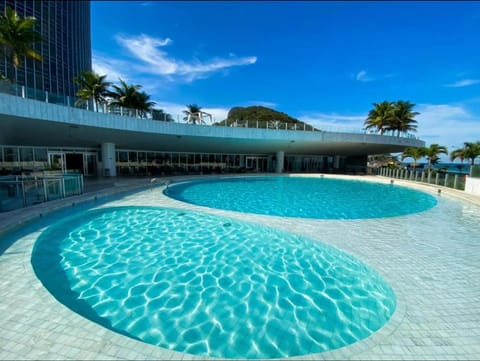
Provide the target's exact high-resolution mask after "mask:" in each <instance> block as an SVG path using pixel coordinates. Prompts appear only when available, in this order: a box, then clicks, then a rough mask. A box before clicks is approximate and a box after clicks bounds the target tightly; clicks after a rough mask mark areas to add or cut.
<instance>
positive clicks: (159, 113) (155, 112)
mask: <svg viewBox="0 0 480 361" xmlns="http://www.w3.org/2000/svg"><path fill="white" fill-rule="evenodd" d="M152 119H153V120H163V121H165V122H173V121H175V120H174V119H173V118H172V115H171V114H168V113H165V111H164V110H163V109H156V108H154V109H152Z"/></svg>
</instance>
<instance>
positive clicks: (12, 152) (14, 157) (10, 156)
mask: <svg viewBox="0 0 480 361" xmlns="http://www.w3.org/2000/svg"><path fill="white" fill-rule="evenodd" d="M3 154H4V156H5V162H18V148H17V147H5V148H3Z"/></svg>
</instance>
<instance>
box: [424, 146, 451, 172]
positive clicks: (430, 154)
mask: <svg viewBox="0 0 480 361" xmlns="http://www.w3.org/2000/svg"><path fill="white" fill-rule="evenodd" d="M424 149H425V156H426V157H427V159H428V169H429V170H430V169H431V167H432V165H433V164H435V163H437V162H438V160H439V159H440V157H439V155H440V154H448V150H447V147H445V146H444V145H438V144H435V143H434V144H430V146H429V147H428V148H424Z"/></svg>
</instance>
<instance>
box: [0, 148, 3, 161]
mask: <svg viewBox="0 0 480 361" xmlns="http://www.w3.org/2000/svg"><path fill="white" fill-rule="evenodd" d="M0 162H3V148H2V147H0Z"/></svg>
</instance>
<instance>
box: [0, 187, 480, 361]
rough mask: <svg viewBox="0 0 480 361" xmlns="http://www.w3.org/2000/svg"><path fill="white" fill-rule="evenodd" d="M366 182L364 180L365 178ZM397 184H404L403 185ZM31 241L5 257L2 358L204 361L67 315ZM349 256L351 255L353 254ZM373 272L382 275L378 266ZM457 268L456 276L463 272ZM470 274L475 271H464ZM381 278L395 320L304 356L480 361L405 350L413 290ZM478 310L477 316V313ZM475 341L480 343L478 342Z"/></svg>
mask: <svg viewBox="0 0 480 361" xmlns="http://www.w3.org/2000/svg"><path fill="white" fill-rule="evenodd" d="M361 178H362V179H365V178H364V177H361ZM372 178H374V180H375V179H377V180H379V181H384V182H389V181H390V179H389V178H385V179H383V180H381V179H379V178H378V177H372ZM397 182H398V183H400V181H397ZM402 183H405V184H406V185H407V186H412V187H413V186H415V184H411V182H410V183H409V182H408V181H407V182H402ZM422 188H423V187H422ZM438 188H441V187H440V186H431V187H428V189H427V188H425V189H426V190H427V191H430V192H432V193H436V190H437V189H438ZM442 189H443V188H442ZM139 192H140V193H141V192H142V191H139ZM448 193H449V192H448V189H447V190H445V191H442V196H444V195H447V196H448V197H451V198H454V199H457V200H464V199H462V197H465V195H464V194H461V195H460V196H458V195H457V194H455V192H451V194H448ZM468 198H469V199H470V200H469V201H470V203H474V204H476V205H479V206H480V197H474V196H472V197H468ZM120 203H121V202H120ZM70 206H71V203H69V202H68V201H67V202H66V204H65V205H64V207H70ZM180 208H183V207H180ZM24 211H28V210H24ZM27 213H28V212H27ZM34 213H35V212H34ZM35 217H36V213H35V214H34V218H32V219H35ZM32 219H30V220H32ZM6 223H13V227H16V226H18V224H19V223H18V220H11V222H3V223H1V224H0V233H2V232H5V231H9V229H11V228H12V226H10V228H8V227H7V228H4V227H3V225H4V224H6ZM20 224H21V222H20ZM32 237H34V236H32V235H28V236H25V237H22V239H20V240H18V241H17V242H15V243H14V244H12V245H11V246H10V247H9V248H8V249H7V252H5V254H3V255H1V257H2V262H1V264H0V271H1V272H0V275H1V276H0V277H1V281H2V283H1V284H2V292H3V294H4V295H5V297H4V299H3V301H2V302H3V306H4V307H3V308H1V309H0V316H1V317H2V318H3V319H4V320H5V321H4V323H3V324H2V326H0V329H1V333H0V335H1V336H0V340H1V342H0V344H2V345H3V346H1V347H0V358H2V359H25V358H32V359H52V358H63V359H65V358H76V359H80V358H81V359H92V360H93V359H124V358H137V357H139V358H142V357H143V358H145V359H154V358H157V359H180V358H183V359H204V357H201V358H199V357H195V356H192V355H188V354H182V353H177V352H170V351H166V352H165V350H163V349H162V350H159V348H158V347H156V346H151V347H150V346H149V345H148V344H145V343H143V342H140V343H139V341H134V340H130V339H128V338H127V337H123V336H122V337H120V336H118V335H116V334H115V333H113V332H108V331H105V330H103V328H101V327H100V326H98V325H95V324H93V323H91V322H88V321H86V320H84V319H83V318H82V317H81V316H78V315H75V314H73V312H71V311H66V310H65V308H64V307H62V305H59V304H58V302H56V301H55V300H52V297H51V295H50V294H49V293H48V292H47V291H46V290H43V289H42V287H41V286H39V282H38V280H36V278H35V277H34V274H33V270H32V269H31V266H30V256H31V250H32V247H33V242H34V240H35V238H32ZM347 252H348V253H350V252H349V251H347ZM350 254H351V253H350ZM354 256H355V257H357V258H359V259H361V260H362V261H364V262H366V263H367V264H369V265H370V262H368V260H365V259H364V258H362V257H359V256H358V255H354ZM440 256H441V255H439V257H440ZM401 264H402V263H401V261H398V267H401ZM452 266H454V265H452ZM455 266H456V267H457V268H458V269H459V270H460V271H461V270H462V269H465V267H464V266H463V265H458V264H457V265H455ZM373 268H374V269H375V270H377V271H378V272H380V270H378V268H377V267H373ZM457 268H456V269H454V270H453V271H456V272H458V271H457ZM465 271H470V270H469V269H465ZM380 274H381V275H382V277H384V278H385V279H386V281H387V282H388V283H389V284H390V285H391V287H392V288H393V290H394V292H395V294H396V296H397V309H396V311H395V312H394V314H393V316H392V318H391V319H390V321H389V322H388V323H387V324H386V325H385V326H384V327H383V328H382V329H380V330H378V331H377V332H375V333H374V334H372V335H371V336H370V337H368V338H367V339H364V340H362V341H359V342H358V343H355V344H353V345H350V346H346V347H344V348H341V349H337V350H333V351H328V352H324V353H320V354H310V355H308V356H306V357H304V358H305V359H352V358H360V359H361V358H362V357H361V356H362V355H364V358H370V359H401V358H402V357H403V358H409V359H415V358H416V357H415V356H419V357H421V356H424V357H430V358H434V357H442V358H450V359H458V358H459V357H460V358H462V359H472V360H475V359H478V352H479V351H478V343H477V344H472V338H471V337H470V338H469V337H468V336H463V337H460V336H458V337H457V338H456V339H455V340H458V341H455V340H453V341H452V345H451V346H439V347H435V346H432V345H426V346H421V345H412V346H411V347H410V346H408V347H406V346H404V345H407V343H406V341H407V339H409V338H413V337H415V336H416V335H418V332H416V333H410V334H409V333H407V334H405V333H399V332H398V331H397V329H398V328H399V326H401V325H402V324H403V323H405V322H409V321H408V320H407V319H406V314H407V313H408V307H407V305H406V303H405V301H404V300H405V297H403V292H407V291H405V290H404V289H405V288H408V287H406V286H408V285H407V284H405V283H404V282H402V281H398V280H397V281H395V282H392V280H391V279H390V277H385V274H384V273H383V272H380ZM428 285H430V287H431V292H434V293H435V292H436V293H437V294H438V297H442V296H443V294H442V293H441V292H440V291H438V290H436V289H435V287H433V285H432V282H430V283H427V286H428ZM397 291H399V292H397ZM463 299H465V300H466V301H467V302H470V303H471V304H472V305H474V304H476V303H477V301H476V300H477V299H476V298H473V296H472V295H470V294H464V295H463ZM473 310H474V311H475V309H473ZM465 312H467V313H466V315H467V314H468V310H466V311H465ZM423 314H424V315H426V316H428V315H430V310H429V309H428V308H426V307H424V308H423ZM470 314H471V317H472V319H473V318H474V317H475V316H476V313H475V312H473V313H470ZM466 317H468V316H466ZM445 318H449V321H444V320H441V322H440V323H439V324H437V328H439V329H443V330H445V331H448V330H451V329H452V323H451V322H452V319H453V318H454V315H450V316H449V315H448V314H446V316H445ZM410 322H411V321H410ZM468 332H469V333H470V334H471V333H476V334H480V325H479V324H478V323H477V324H476V325H470V328H469V330H468ZM428 333H432V334H435V329H431V330H428V328H427V327H425V334H426V335H428ZM79 340H80V341H81V342H79ZM402 340H405V342H403V343H402V342H400V341H402ZM476 340H477V341H478V339H476ZM396 341H398V342H396ZM380 343H381V344H382V349H380V348H379V347H378V345H379V344H380ZM445 347H447V349H448V354H446V349H445ZM385 350H387V351H385ZM388 350H389V351H388ZM449 355H450V356H451V357H449ZM295 359H302V357H295Z"/></svg>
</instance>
